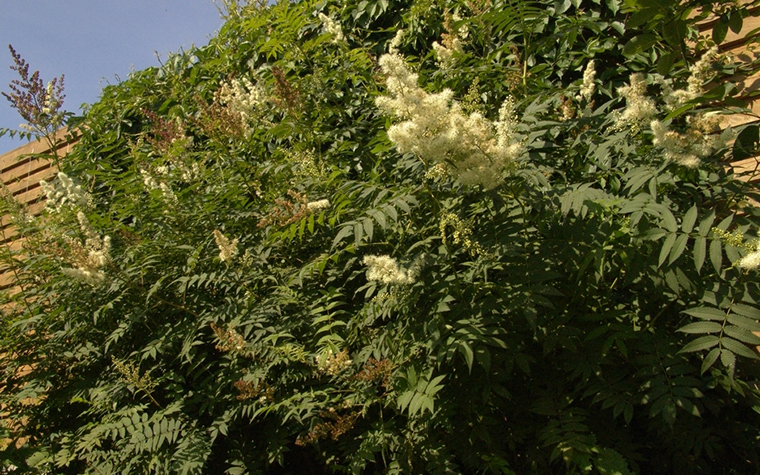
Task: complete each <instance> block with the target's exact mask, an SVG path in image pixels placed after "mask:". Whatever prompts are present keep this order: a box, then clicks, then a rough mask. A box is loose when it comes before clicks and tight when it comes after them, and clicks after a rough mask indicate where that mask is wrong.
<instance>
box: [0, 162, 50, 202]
mask: <svg viewBox="0 0 760 475" xmlns="http://www.w3.org/2000/svg"><path fill="white" fill-rule="evenodd" d="M56 173H57V170H56V169H55V168H53V167H52V166H50V165H48V167H47V168H42V169H38V170H37V171H35V172H34V173H32V174H30V175H26V176H23V177H19V178H18V179H17V180H13V181H11V182H10V183H6V185H5V186H6V188H7V189H8V191H10V192H11V193H12V194H14V195H16V194H17V193H19V192H23V191H27V190H29V188H32V187H37V186H39V185H40V181H42V180H46V181H50V180H51V178H53V177H55V175H56Z"/></svg>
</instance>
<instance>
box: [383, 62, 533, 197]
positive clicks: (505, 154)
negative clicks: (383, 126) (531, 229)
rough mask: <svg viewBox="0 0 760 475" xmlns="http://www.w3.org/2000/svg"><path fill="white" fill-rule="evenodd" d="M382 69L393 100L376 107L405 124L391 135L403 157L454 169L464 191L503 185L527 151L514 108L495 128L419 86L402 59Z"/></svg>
mask: <svg viewBox="0 0 760 475" xmlns="http://www.w3.org/2000/svg"><path fill="white" fill-rule="evenodd" d="M380 67H381V68H382V70H383V72H384V73H385V75H386V76H387V79H386V86H387V89H388V92H389V96H381V97H378V98H377V99H376V100H375V104H376V105H377V107H378V108H380V109H381V110H382V111H383V112H385V113H387V114H390V115H392V116H395V117H397V118H399V119H403V122H400V123H397V124H394V125H392V126H391V127H390V128H389V129H388V138H389V139H390V141H391V142H393V143H394V144H395V145H396V148H397V149H398V151H399V152H401V153H408V152H411V153H414V154H415V155H417V156H418V157H419V158H420V159H422V161H423V162H425V163H426V165H429V166H432V165H435V164H437V163H447V164H451V165H452V166H453V167H451V168H452V169H450V170H449V171H450V172H451V173H452V174H454V175H455V178H456V179H457V180H458V181H459V182H460V183H462V184H464V185H481V186H483V187H484V188H486V189H489V188H493V187H495V186H497V185H499V184H500V183H501V181H502V180H503V176H502V174H503V171H504V170H505V168H506V167H507V166H508V165H509V164H510V163H512V162H513V161H514V160H515V159H516V158H517V157H518V156H519V155H520V154H521V153H522V151H523V145H522V143H520V142H519V141H518V140H516V138H515V126H516V124H517V118H516V114H515V110H514V102H513V101H512V100H511V99H507V100H506V101H505V102H504V104H503V105H502V107H501V110H500V111H499V121H497V122H492V121H490V120H488V119H486V118H485V117H484V116H483V115H482V114H481V113H479V112H473V113H471V114H469V115H466V114H465V113H464V111H463V110H462V106H461V104H459V103H458V102H455V101H452V98H453V95H454V93H453V92H452V91H451V90H450V89H444V90H443V91H441V92H439V93H435V94H429V93H427V92H426V91H425V90H423V89H422V88H421V87H419V86H418V85H417V79H418V76H417V74H414V73H412V72H411V71H410V70H409V68H408V67H407V65H406V63H405V62H404V59H403V58H402V57H401V56H400V55H398V54H392V53H390V54H385V55H383V56H382V57H381V58H380Z"/></svg>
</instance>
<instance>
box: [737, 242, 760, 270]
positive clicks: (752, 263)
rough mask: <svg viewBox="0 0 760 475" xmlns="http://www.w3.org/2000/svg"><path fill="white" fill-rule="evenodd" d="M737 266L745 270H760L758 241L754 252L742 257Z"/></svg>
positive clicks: (759, 246) (759, 243) (759, 245)
mask: <svg viewBox="0 0 760 475" xmlns="http://www.w3.org/2000/svg"><path fill="white" fill-rule="evenodd" d="M737 265H738V266H739V267H741V268H742V269H746V270H755V269H758V268H760V241H757V243H756V245H755V250H754V251H752V252H750V253H749V254H747V255H746V256H744V257H742V258H741V260H740V261H739V262H738V263H737Z"/></svg>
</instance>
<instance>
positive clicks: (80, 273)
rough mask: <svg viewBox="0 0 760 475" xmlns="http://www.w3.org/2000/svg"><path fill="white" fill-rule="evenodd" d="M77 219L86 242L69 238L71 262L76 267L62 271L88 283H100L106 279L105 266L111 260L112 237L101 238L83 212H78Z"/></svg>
mask: <svg viewBox="0 0 760 475" xmlns="http://www.w3.org/2000/svg"><path fill="white" fill-rule="evenodd" d="M77 220H79V228H80V229H81V231H82V234H84V236H85V240H84V244H83V243H82V242H80V241H79V240H76V239H71V238H68V239H67V240H68V243H69V246H70V247H71V263H72V264H73V265H74V266H75V267H69V268H63V269H61V272H63V273H64V274H65V275H67V276H69V277H71V278H74V279H77V280H81V281H83V282H85V283H87V284H90V285H93V286H94V285H98V284H100V283H101V282H103V280H105V272H104V271H103V268H104V267H105V266H106V265H107V264H108V262H109V261H110V260H111V258H110V252H111V238H110V237H109V236H104V237H103V238H102V239H101V238H100V237H99V236H98V235H97V233H95V230H93V229H92V226H91V225H90V221H89V220H88V219H87V217H86V216H85V215H84V213H83V212H81V211H80V212H79V213H77Z"/></svg>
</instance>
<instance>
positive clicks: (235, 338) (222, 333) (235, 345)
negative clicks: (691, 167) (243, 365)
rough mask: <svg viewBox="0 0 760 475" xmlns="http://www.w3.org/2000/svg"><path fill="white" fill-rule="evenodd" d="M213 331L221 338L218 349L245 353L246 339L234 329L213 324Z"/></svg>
mask: <svg viewBox="0 0 760 475" xmlns="http://www.w3.org/2000/svg"><path fill="white" fill-rule="evenodd" d="M211 329H212V330H214V333H215V334H216V337H217V338H219V343H217V345H216V349H217V350H219V351H237V352H244V351H245V349H246V348H245V339H244V338H243V335H241V334H240V333H238V332H236V331H235V329H234V328H226V329H225V328H222V327H220V326H218V325H217V324H215V323H213V322H211Z"/></svg>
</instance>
